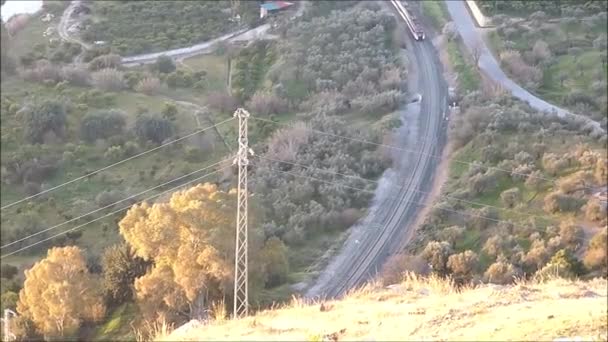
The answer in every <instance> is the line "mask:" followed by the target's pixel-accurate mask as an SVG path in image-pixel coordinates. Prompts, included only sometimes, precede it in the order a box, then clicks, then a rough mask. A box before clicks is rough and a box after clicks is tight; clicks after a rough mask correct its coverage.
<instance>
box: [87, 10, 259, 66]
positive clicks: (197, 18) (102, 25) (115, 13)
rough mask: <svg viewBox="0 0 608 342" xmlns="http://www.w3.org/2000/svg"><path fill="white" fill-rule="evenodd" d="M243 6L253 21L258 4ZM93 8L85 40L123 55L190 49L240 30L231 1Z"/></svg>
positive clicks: (248, 19) (245, 18)
mask: <svg viewBox="0 0 608 342" xmlns="http://www.w3.org/2000/svg"><path fill="white" fill-rule="evenodd" d="M241 3H242V6H241V8H240V12H239V14H240V15H241V17H242V18H243V19H242V20H243V21H244V22H245V23H250V22H253V21H254V20H255V19H256V16H257V14H258V11H259V9H258V8H257V3H254V2H249V1H242V2H241ZM91 7H92V13H93V16H92V17H90V18H88V19H87V20H85V21H84V22H83V25H84V26H85V27H86V29H85V31H84V32H83V35H82V36H83V38H84V39H85V40H86V41H89V42H95V41H104V42H106V44H108V45H109V46H110V50H111V51H112V52H116V53H118V54H120V55H123V56H128V55H136V54H141V53H148V52H157V51H162V50H169V49H174V48H180V47H185V46H190V45H194V44H197V43H201V42H204V41H207V40H211V39H213V38H215V37H218V36H220V35H221V34H224V33H228V32H231V31H236V30H237V29H238V28H239V26H238V25H237V23H236V22H235V21H234V20H233V19H232V18H231V10H230V2H229V1H202V2H198V1H197V2H193V1H178V2H175V1H173V2H165V1H160V2H159V1H104V2H92V3H91Z"/></svg>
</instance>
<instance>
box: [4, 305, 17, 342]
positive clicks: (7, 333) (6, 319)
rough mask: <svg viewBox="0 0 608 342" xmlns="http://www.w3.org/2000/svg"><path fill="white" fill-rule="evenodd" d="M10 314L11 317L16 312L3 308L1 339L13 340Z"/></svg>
mask: <svg viewBox="0 0 608 342" xmlns="http://www.w3.org/2000/svg"><path fill="white" fill-rule="evenodd" d="M11 315H12V316H13V317H16V316H17V314H16V313H15V312H14V311H13V310H10V309H5V310H4V317H3V318H2V322H3V323H4V331H3V335H4V336H3V337H4V339H3V341H14V340H15V338H16V336H15V334H13V333H11V322H10V320H11Z"/></svg>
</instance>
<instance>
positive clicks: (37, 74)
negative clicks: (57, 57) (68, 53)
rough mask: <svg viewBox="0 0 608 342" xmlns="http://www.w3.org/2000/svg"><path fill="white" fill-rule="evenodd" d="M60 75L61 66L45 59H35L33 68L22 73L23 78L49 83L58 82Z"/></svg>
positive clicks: (60, 78)
mask: <svg viewBox="0 0 608 342" xmlns="http://www.w3.org/2000/svg"><path fill="white" fill-rule="evenodd" d="M61 76H62V75H61V68H60V67H58V66H56V65H53V64H51V62H49V61H47V60H45V59H41V60H39V61H37V62H36V65H35V66H34V68H32V69H26V70H24V71H23V74H22V77H23V78H24V79H25V80H28V81H35V82H43V83H44V82H47V83H51V84H54V83H57V82H60V81H61V80H62V77H61Z"/></svg>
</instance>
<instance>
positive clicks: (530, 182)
mask: <svg viewBox="0 0 608 342" xmlns="http://www.w3.org/2000/svg"><path fill="white" fill-rule="evenodd" d="M525 184H526V186H529V187H530V188H532V189H533V190H539V189H540V187H541V185H542V184H543V174H542V173H541V172H540V171H539V170H535V171H532V172H531V173H530V174H529V175H528V177H527V178H526V183H525Z"/></svg>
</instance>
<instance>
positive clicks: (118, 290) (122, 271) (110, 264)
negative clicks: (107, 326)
mask: <svg viewBox="0 0 608 342" xmlns="http://www.w3.org/2000/svg"><path fill="white" fill-rule="evenodd" d="M101 263H102V269H103V271H102V272H103V289H104V292H105V294H106V296H107V297H108V298H109V299H110V301H111V303H112V305H119V304H122V303H124V302H126V301H130V300H132V299H133V297H134V296H133V283H134V282H135V279H136V278H138V277H141V276H142V275H144V274H145V273H146V268H147V266H148V265H149V263H146V262H145V261H144V260H143V259H142V258H140V257H137V256H136V255H135V253H134V252H133V249H132V248H131V247H129V245H128V244H126V243H122V244H119V245H114V246H111V247H108V248H106V250H105V251H104V253H103V257H102V261H101Z"/></svg>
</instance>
